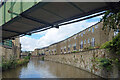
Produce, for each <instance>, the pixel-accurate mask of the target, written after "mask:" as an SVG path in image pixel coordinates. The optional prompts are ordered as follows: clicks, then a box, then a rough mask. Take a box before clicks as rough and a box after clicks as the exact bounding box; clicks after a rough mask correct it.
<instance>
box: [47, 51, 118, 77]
mask: <svg viewBox="0 0 120 80" xmlns="http://www.w3.org/2000/svg"><path fill="white" fill-rule="evenodd" d="M102 57H110V56H108V55H107V51H106V50H104V49H96V50H89V51H84V52H79V53H72V54H63V55H47V56H45V60H50V61H55V62H59V63H63V64H68V65H71V66H75V67H78V68H80V69H83V70H85V71H88V72H91V73H93V74H95V75H98V76H101V77H104V78H108V77H109V78H116V77H118V70H117V68H115V67H114V68H113V69H112V70H111V71H106V70H105V69H102V68H99V67H98V64H97V63H96V62H95V58H102Z"/></svg>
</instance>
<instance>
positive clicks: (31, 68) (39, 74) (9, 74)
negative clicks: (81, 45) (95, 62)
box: [2, 58, 98, 78]
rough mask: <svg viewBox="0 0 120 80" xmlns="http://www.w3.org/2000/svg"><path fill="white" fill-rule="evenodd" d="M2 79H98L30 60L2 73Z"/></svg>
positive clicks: (44, 62)
mask: <svg viewBox="0 0 120 80" xmlns="http://www.w3.org/2000/svg"><path fill="white" fill-rule="evenodd" d="M2 77H3V78H98V76H95V75H93V74H90V73H88V72H86V71H83V70H80V69H78V68H75V67H72V66H68V65H64V64H60V63H55V62H50V61H40V59H39V58H32V59H31V60H30V62H29V63H28V64H27V65H24V66H20V67H18V68H16V69H11V70H8V71H5V72H3V73H2Z"/></svg>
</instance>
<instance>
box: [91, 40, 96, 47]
mask: <svg viewBox="0 0 120 80" xmlns="http://www.w3.org/2000/svg"><path fill="white" fill-rule="evenodd" d="M91 46H92V47H94V46H95V38H92V43H91Z"/></svg>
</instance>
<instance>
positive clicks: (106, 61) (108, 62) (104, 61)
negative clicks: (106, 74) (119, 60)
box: [96, 58, 113, 70]
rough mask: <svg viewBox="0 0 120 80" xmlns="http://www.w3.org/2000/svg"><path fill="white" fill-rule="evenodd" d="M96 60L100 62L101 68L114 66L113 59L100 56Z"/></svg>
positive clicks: (108, 68)
mask: <svg viewBox="0 0 120 80" xmlns="http://www.w3.org/2000/svg"><path fill="white" fill-rule="evenodd" d="M96 61H97V62H99V66H100V67H101V68H105V69H106V70H110V69H111V68H112V67H113V65H112V60H111V59H107V58H99V59H96Z"/></svg>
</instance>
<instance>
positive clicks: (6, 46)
mask: <svg viewBox="0 0 120 80" xmlns="http://www.w3.org/2000/svg"><path fill="white" fill-rule="evenodd" d="M0 48H1V52H0V54H1V56H2V57H3V58H4V59H5V60H9V59H12V58H16V59H19V58H20V54H21V44H20V40H19V37H16V38H15V39H14V40H4V41H2V42H1V45H0Z"/></svg>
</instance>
